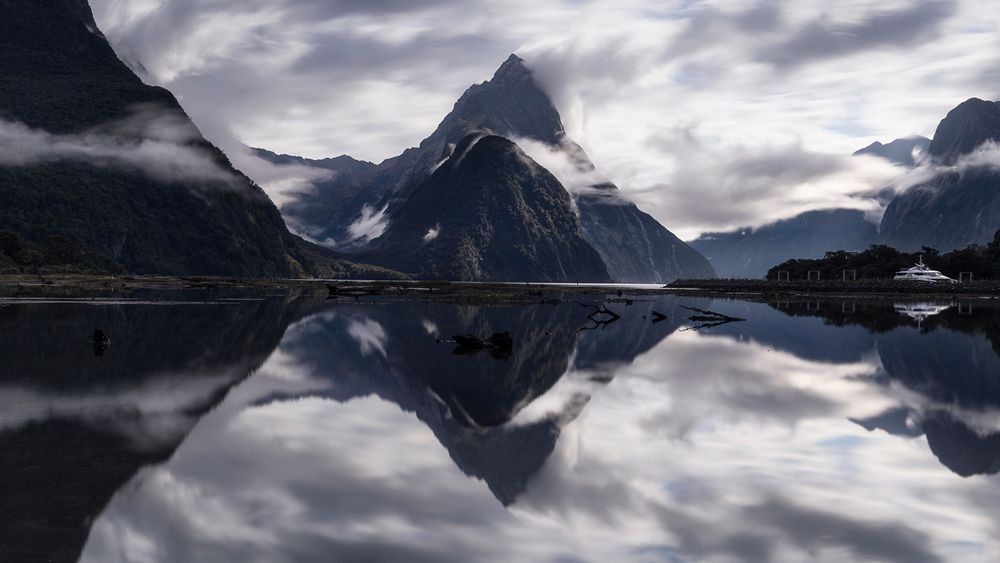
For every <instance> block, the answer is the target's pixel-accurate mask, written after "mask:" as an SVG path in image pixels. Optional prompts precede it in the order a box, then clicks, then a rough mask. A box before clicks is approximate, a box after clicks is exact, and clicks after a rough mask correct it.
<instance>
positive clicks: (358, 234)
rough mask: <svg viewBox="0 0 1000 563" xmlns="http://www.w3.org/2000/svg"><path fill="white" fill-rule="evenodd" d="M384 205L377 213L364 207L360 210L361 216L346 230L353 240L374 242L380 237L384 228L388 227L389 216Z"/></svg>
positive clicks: (387, 207) (368, 207)
mask: <svg viewBox="0 0 1000 563" xmlns="http://www.w3.org/2000/svg"><path fill="white" fill-rule="evenodd" d="M388 209H389V206H388V205H386V206H385V207H383V208H382V209H381V210H379V211H375V209H373V208H372V207H370V206H368V205H366V206H364V207H362V208H361V215H360V216H359V217H358V218H357V219H356V220H355V221H354V222H353V223H351V225H350V226H349V227H348V228H347V231H348V232H349V233H350V234H351V236H352V237H354V238H355V239H364V240H374V239H377V238H378V237H380V236H382V233H384V232H385V229H386V227H388V226H389V216H388V215H387V214H386V211H387V210H388Z"/></svg>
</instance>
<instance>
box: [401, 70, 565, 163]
mask: <svg viewBox="0 0 1000 563" xmlns="http://www.w3.org/2000/svg"><path fill="white" fill-rule="evenodd" d="M479 130H484V131H491V132H493V133H496V134H497V135H501V136H505V137H510V138H518V137H526V138H529V139H534V140H536V141H542V142H545V143H548V144H550V145H557V144H559V143H560V142H561V140H562V138H563V136H564V135H565V129H564V128H563V124H562V120H561V118H560V117H559V111H558V110H556V108H555V106H554V105H552V100H550V99H549V96H548V94H546V93H545V91H544V90H543V89H542V88H541V87H540V86H539V85H538V83H537V82H535V79H534V76H533V75H532V72H531V70H530V69H529V68H528V67H527V65H525V64H524V59H522V58H521V57H518V56H517V55H511V56H510V57H508V58H507V60H506V61H504V63H503V64H502V65H500V68H499V69H497V71H496V73H495V74H494V75H493V78H492V79H491V80H489V81H488V82H483V83H481V84H476V85H475V86H472V87H471V88H469V89H468V90H466V91H465V93H464V94H463V95H462V97H461V98H459V100H458V102H457V103H456V104H455V107H454V109H453V110H452V112H451V113H450V114H448V116H447V117H445V119H444V121H442V122H441V124H440V125H439V126H438V129H437V130H436V131H435V132H434V134H432V135H431V136H430V137H428V138H427V139H425V140H424V142H423V143H421V146H422V147H424V146H443V145H447V144H456V143H458V142H459V141H460V140H462V138H464V137H465V136H466V135H467V134H469V133H471V132H473V131H479Z"/></svg>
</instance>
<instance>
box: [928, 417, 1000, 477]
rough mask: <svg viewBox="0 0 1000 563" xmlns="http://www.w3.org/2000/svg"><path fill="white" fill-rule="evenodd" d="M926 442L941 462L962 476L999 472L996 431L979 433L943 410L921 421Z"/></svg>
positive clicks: (998, 448)
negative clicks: (983, 434)
mask: <svg viewBox="0 0 1000 563" xmlns="http://www.w3.org/2000/svg"><path fill="white" fill-rule="evenodd" d="M923 424H924V431H925V432H926V433H927V444H928V445H929V446H930V448H931V451H932V452H934V455H935V456H937V458H938V459H939V460H941V463H942V464H944V465H945V467H947V468H948V469H950V470H952V471H954V472H955V473H957V474H958V475H961V476H962V477H971V476H972V475H995V474H997V473H1000V434H989V435H986V436H981V435H980V434H978V433H977V432H975V431H974V430H973V429H971V428H969V427H968V426H966V425H965V424H963V423H961V422H959V421H958V420H955V418H953V417H952V416H951V415H950V414H949V413H947V412H945V411H936V412H934V413H931V414H930V415H928V416H926V417H925V418H924V421H923Z"/></svg>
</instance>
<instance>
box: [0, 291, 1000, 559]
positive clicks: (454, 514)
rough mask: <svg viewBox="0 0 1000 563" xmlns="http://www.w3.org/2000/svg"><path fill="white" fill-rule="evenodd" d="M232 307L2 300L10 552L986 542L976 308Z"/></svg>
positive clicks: (910, 552)
mask: <svg viewBox="0 0 1000 563" xmlns="http://www.w3.org/2000/svg"><path fill="white" fill-rule="evenodd" d="M251 297H252V298H248V299H226V298H217V299H215V300H212V301H198V302H188V301H185V300H184V299H183V298H181V297H177V296H175V298H173V299H172V300H170V301H164V299H165V298H163V297H162V296H160V297H156V298H154V299H152V300H148V301H141V302H138V301H130V300H123V301H120V302H102V301H96V302H88V303H79V302H24V301H8V302H4V303H3V305H0V325H2V329H0V334H2V337H0V338H2V340H0V357H2V359H3V360H2V364H0V448H2V449H0V452H2V456H0V553H2V560H3V561H15V562H16V561H32V562H36V561H77V560H82V561H86V562H94V563H98V562H99V563H111V562H181V561H183V562H223V561H240V562H299V561H345V562H354V561H407V562H420V561H435V562H440V561H456V562H458V561H462V562H475V561H484V562H486V561H489V562H494V561H602V562H603V561H733V560H735V561H868V560H870V561H900V562H908V563H912V562H921V561H995V560H997V559H998V558H1000V541H998V540H997V538H998V537H1000V535H998V532H1000V512H998V511H997V510H996V507H997V506H1000V478H998V476H997V473H998V471H1000V306H998V304H995V303H993V302H992V301H987V300H980V301H973V302H969V301H963V302H937V303H914V302H907V303H901V302H897V303H894V302H892V301H887V300H846V301H843V300H833V301H830V300H820V301H816V300H805V299H802V300H789V301H783V302H759V303H757V302H743V301H727V300H712V299H704V298H682V297H676V296H663V297H657V298H655V299H651V300H648V301H645V300H641V299H639V298H637V299H636V301H635V302H634V303H632V304H626V303H624V302H611V301H606V302H605V303H606V304H607V306H608V307H609V308H610V309H612V310H614V311H615V312H616V313H618V314H620V315H621V317H622V318H621V320H619V321H617V322H614V323H612V324H609V325H607V326H603V327H602V326H599V325H596V324H595V323H593V322H591V321H589V320H588V319H587V315H588V314H589V312H590V311H588V310H587V309H584V308H582V307H580V306H579V305H577V304H575V303H573V302H572V301H571V300H564V301H563V303H562V304H559V305H529V306H471V305H452V304H440V303H422V302H399V301H381V300H377V299H376V300H372V301H345V302H341V303H338V302H326V301H323V300H316V299H311V298H303V297H299V298H296V297H294V296H289V295H278V296H270V297H253V296H251ZM579 299H593V297H592V296H590V297H580V298H579ZM683 307H695V308H700V309H710V310H712V311H716V312H720V313H724V314H726V315H730V316H732V317H740V318H743V319H746V320H745V321H744V322H732V323H725V324H718V323H713V322H710V321H706V320H705V319H702V320H701V321H697V320H690V318H691V317H696V316H704V315H703V314H699V313H696V312H693V311H691V310H689V309H685V308H683ZM653 311H657V312H660V313H662V314H664V315H666V316H667V317H668V318H667V319H666V320H664V321H661V322H657V323H654V322H652V321H653ZM95 328H101V329H102V330H104V331H106V332H107V333H108V335H109V336H110V337H111V340H112V341H111V344H110V346H108V347H106V349H105V348H104V347H103V346H100V345H96V346H95V344H94V343H92V342H90V340H91V336H92V333H93V331H94V329H95ZM699 328H700V330H696V329H699ZM495 331H509V332H510V333H511V336H512V337H513V340H514V349H513V352H512V354H510V355H509V357H508V356H507V355H505V354H500V353H496V354H491V353H489V352H488V351H483V352H480V353H473V351H470V350H465V351H464V352H466V353H463V354H456V353H454V352H456V350H455V345H454V344H448V343H442V342H438V341H437V340H438V339H439V338H444V339H448V338H450V337H451V335H453V334H462V333H473V334H477V335H482V336H487V335H489V334H490V333H492V332H495Z"/></svg>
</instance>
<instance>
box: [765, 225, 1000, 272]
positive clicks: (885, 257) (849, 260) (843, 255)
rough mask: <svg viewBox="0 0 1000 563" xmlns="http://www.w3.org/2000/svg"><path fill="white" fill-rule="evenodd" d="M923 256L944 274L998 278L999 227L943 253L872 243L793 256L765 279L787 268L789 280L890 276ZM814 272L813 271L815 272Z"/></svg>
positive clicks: (999, 257) (929, 248) (999, 260)
mask: <svg viewBox="0 0 1000 563" xmlns="http://www.w3.org/2000/svg"><path fill="white" fill-rule="evenodd" d="M921 256H922V257H923V261H924V264H927V266H929V267H930V268H932V269H934V270H939V271H941V273H943V274H944V275H946V276H949V277H952V278H955V279H958V278H959V275H960V274H961V273H962V272H971V273H972V277H973V279H976V280H995V279H1000V231H997V233H996V235H995V236H994V237H993V241H992V242H990V243H989V244H985V245H973V246H969V247H967V248H963V249H960V250H954V251H952V252H948V253H944V254H942V253H941V252H939V251H938V250H936V249H934V248H931V247H927V246H925V247H923V249H922V250H920V252H910V253H908V252H900V251H899V250H896V249H895V248H892V247H891V246H886V245H884V244H874V245H872V246H871V247H869V248H868V249H867V250H865V251H863V252H848V251H846V250H835V251H831V252H827V253H826V256H824V257H823V258H815V259H803V258H793V259H791V260H786V261H785V262H782V263H781V264H778V265H777V266H775V267H773V268H771V269H770V270H768V272H767V279H770V280H776V279H778V276H779V272H788V277H789V279H791V280H803V279H808V278H809V272H811V271H818V272H820V277H821V279H824V280H839V279H843V276H844V271H851V270H853V271H855V272H856V275H857V279H873V278H891V277H893V276H894V275H895V274H896V272H898V271H900V270H905V269H907V268H909V267H911V266H913V265H914V264H916V263H917V261H918V260H920V258H921ZM814 275H815V274H814Z"/></svg>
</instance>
